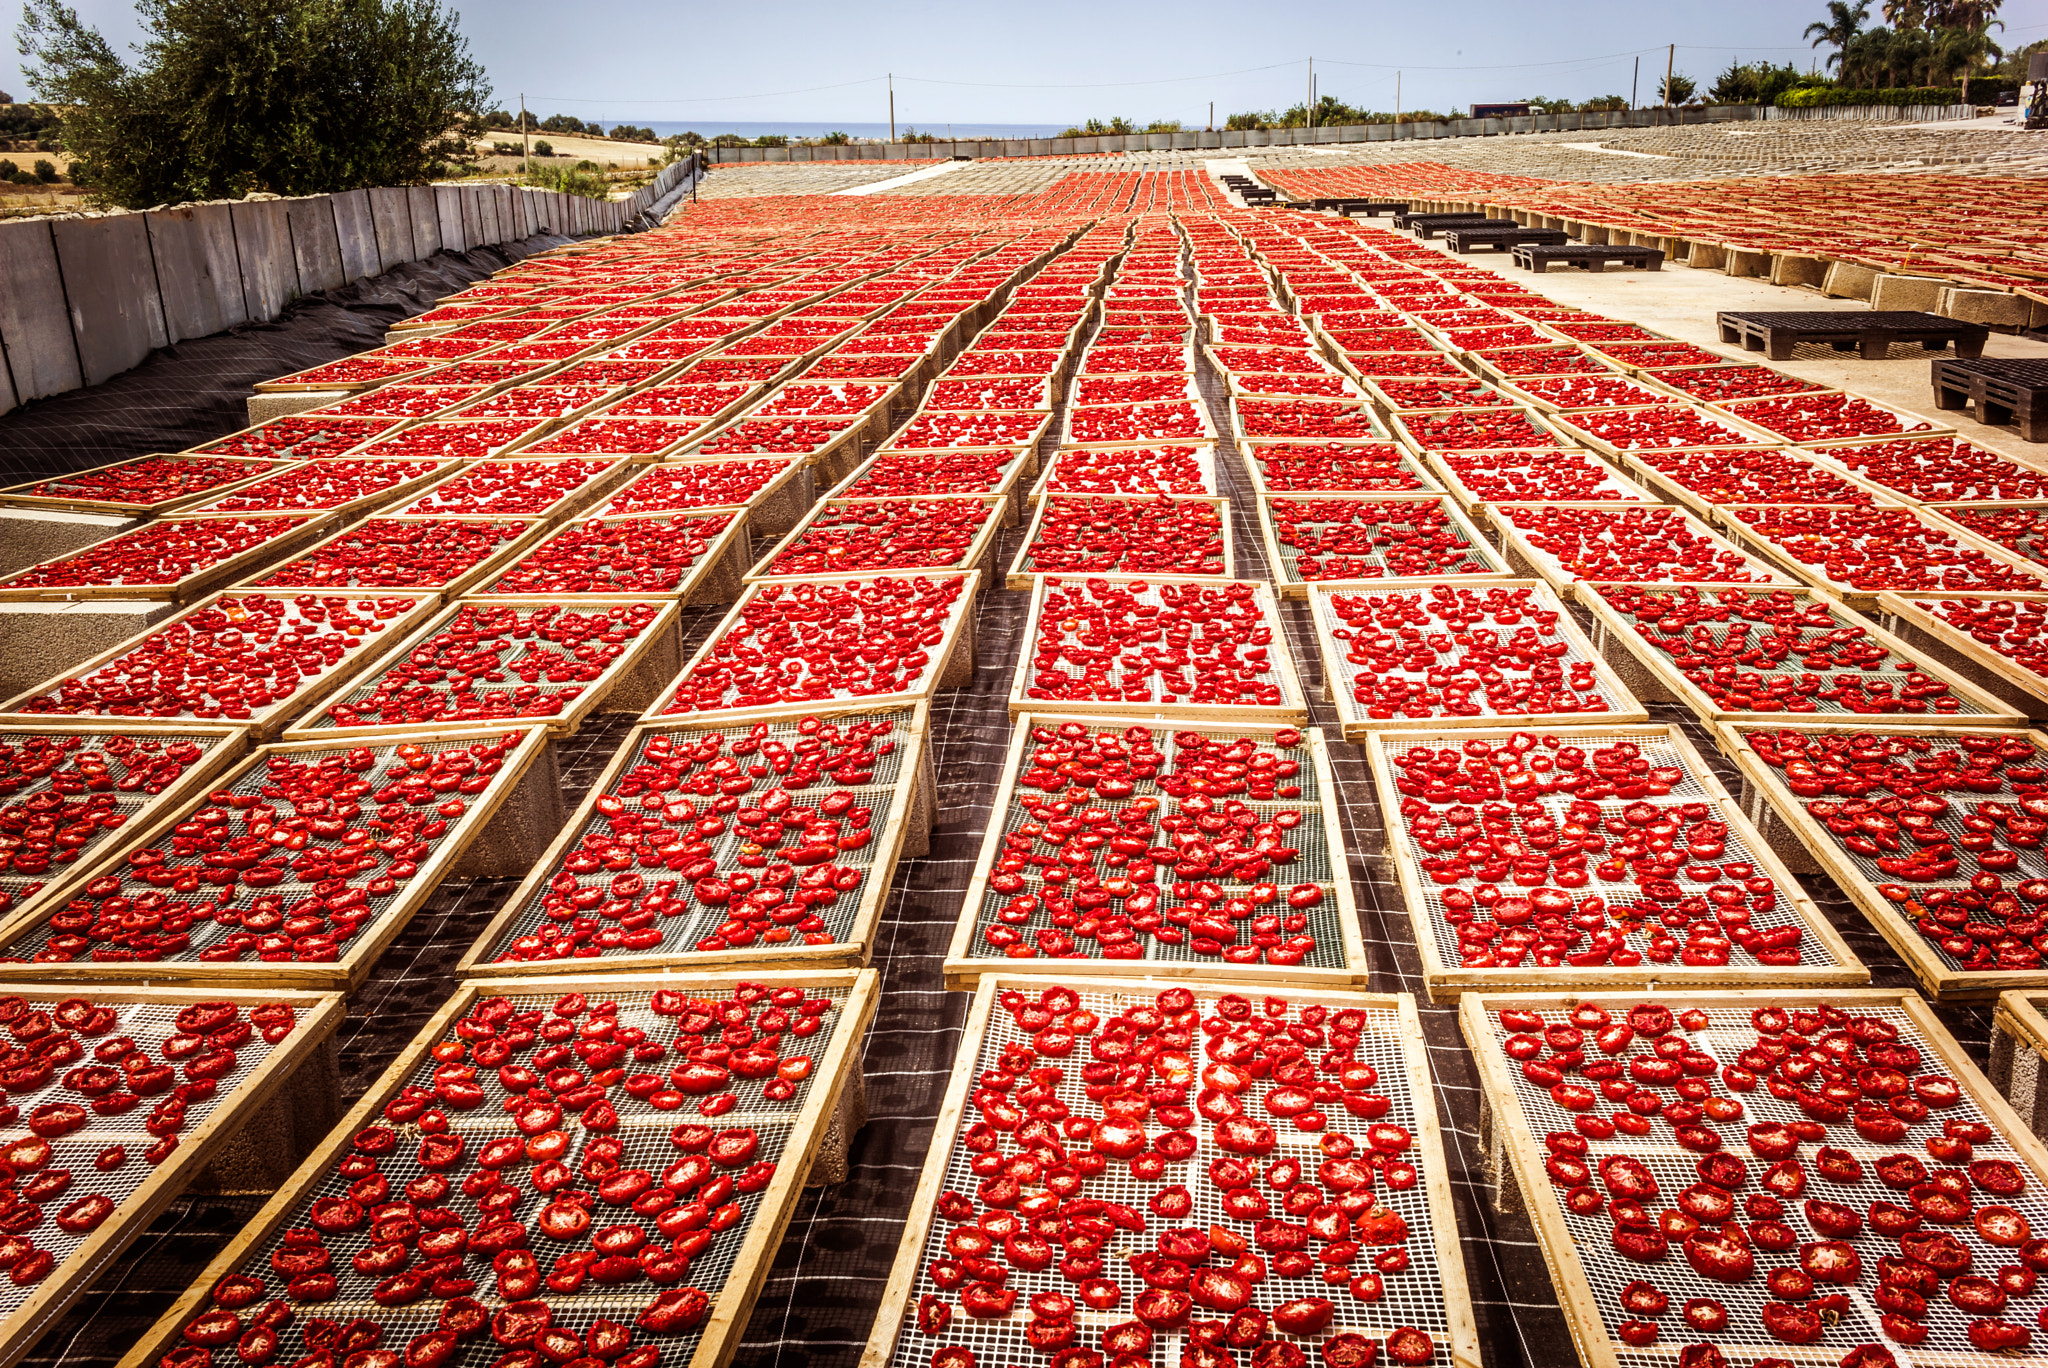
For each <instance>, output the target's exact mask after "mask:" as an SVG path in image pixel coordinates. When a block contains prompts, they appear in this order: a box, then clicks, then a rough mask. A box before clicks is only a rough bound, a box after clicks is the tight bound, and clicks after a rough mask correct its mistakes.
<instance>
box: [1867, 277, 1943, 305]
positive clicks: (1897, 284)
mask: <svg viewBox="0 0 2048 1368" xmlns="http://www.w3.org/2000/svg"><path fill="white" fill-rule="evenodd" d="M1941 289H1942V283H1941V282H1940V281H1939V280H1936V279H1935V278H1934V277H1932V276H1909V275H1882V276H1879V277H1878V278H1877V279H1876V280H1875V281H1873V282H1872V283H1871V288H1870V307H1871V308H1873V309H1890V310H1900V309H1907V310H1914V311H1917V312H1920V313H1933V312H1934V310H1935V309H1936V308H1937V307H1939V305H1940V304H1941Z"/></svg>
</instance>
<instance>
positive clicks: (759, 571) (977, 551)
mask: <svg viewBox="0 0 2048 1368" xmlns="http://www.w3.org/2000/svg"><path fill="white" fill-rule="evenodd" d="M922 501H923V502H925V503H943V504H960V505H963V506H964V505H966V504H968V503H976V504H979V505H980V506H981V510H982V517H981V526H980V528H979V529H978V530H977V531H976V532H975V534H974V540H973V541H971V542H969V543H968V545H967V549H966V550H965V551H963V552H961V553H960V555H959V556H958V557H957V558H956V559H955V560H954V561H953V562H952V563H951V564H949V565H898V566H886V567H867V566H863V567H857V568H851V569H845V570H837V571H834V572H833V573H832V578H834V579H842V580H849V579H875V578H877V577H879V576H883V575H905V574H930V573H934V572H937V571H942V570H952V571H964V570H980V569H983V568H984V567H985V566H986V565H987V563H988V561H989V559H990V556H991V554H992V553H993V552H994V551H995V545H996V539H997V538H998V537H999V536H1001V535H1002V531H1003V509H1004V507H1005V506H1006V505H1005V504H1004V503H1003V501H1002V500H1001V499H1000V498H999V497H998V496H996V495H993V494H930V495H926V496H924V497H923V500H922ZM903 502H905V501H904V500H901V499H833V498H825V499H821V500H819V501H818V503H817V504H816V505H814V506H813V507H812V508H811V510H810V512H808V513H806V514H805V515H804V517H803V520H802V521H801V522H799V523H798V524H797V525H796V526H795V527H793V528H791V529H790V530H789V531H788V532H787V533H785V534H784V535H783V537H782V538H781V540H779V541H777V542H776V543H775V544H774V545H773V546H771V547H769V548H768V549H767V550H766V551H764V552H763V553H762V554H761V556H760V558H759V559H758V560H756V561H755V562H754V566H753V568H752V569H751V570H749V571H747V572H746V574H745V576H744V577H743V580H742V582H743V583H746V584H757V583H760V582H762V581H764V580H787V579H815V578H817V574H818V572H816V571H804V572H802V573H799V574H788V575H782V574H776V573H775V571H774V565H775V562H776V561H777V560H778V559H780V558H781V557H782V556H783V555H784V554H786V553H787V552H789V551H791V550H793V549H794V548H795V547H796V545H797V544H798V543H799V542H801V541H802V540H803V539H804V538H805V537H806V536H807V535H809V533H810V531H811V529H812V527H813V526H815V525H816V524H817V523H818V522H819V521H820V520H822V519H823V518H825V517H826V516H828V515H829V514H831V513H833V512H835V511H837V510H839V509H841V508H845V507H847V506H849V505H854V504H876V503H880V504H901V503H903ZM984 583H986V581H984Z"/></svg>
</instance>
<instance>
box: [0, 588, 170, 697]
mask: <svg viewBox="0 0 2048 1368" xmlns="http://www.w3.org/2000/svg"><path fill="white" fill-rule="evenodd" d="M177 611H178V605H177V604H175V603H153V602H147V601H144V600H140V599H74V600H72V601H71V602H68V603H0V697H6V698H12V697H13V696H14V695H15V694H18V693H21V692H22V691H23V690H25V689H32V688H34V687H35V686H36V685H38V684H40V683H42V682H43V681H44V680H46V679H55V678H56V677H57V676H59V675H63V674H68V673H70V672H71V671H72V670H73V669H75V668H77V666H78V665H79V664H80V663H82V662H84V661H87V660H91V659H92V658H93V657H94V656H96V655H98V654H99V653H100V652H102V651H106V650H111V649H112V648H114V647H116V646H118V645H120V644H121V643H122V642H124V641H126V640H128V639H129V638H130V637H133V636H137V635H139V634H140V633H142V632H144V631H147V630H148V629H149V628H151V627H154V626H155V625H156V624H157V623H159V622H162V621H163V620H164V619H165V618H167V617H169V616H170V615H171V614H173V613H175V612H177Z"/></svg>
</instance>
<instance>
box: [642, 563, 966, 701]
mask: <svg viewBox="0 0 2048 1368" xmlns="http://www.w3.org/2000/svg"><path fill="white" fill-rule="evenodd" d="M922 577H924V578H931V579H963V580H965V581H966V583H964V584H963V585H962V586H961V588H960V596H959V597H958V598H956V599H954V600H953V609H952V613H951V616H949V617H948V618H947V620H946V639H945V640H944V641H941V642H940V643H939V645H938V649H937V650H935V651H932V652H928V653H927V654H929V655H930V656H931V660H930V663H928V664H927V665H926V666H925V672H924V678H922V679H921V680H919V681H918V687H917V688H915V689H905V690H902V691H900V692H898V693H893V694H879V695H877V696H875V697H873V698H820V699H817V700H815V701H814V702H812V703H809V704H805V703H777V704H774V705H772V706H766V707H758V708H719V709H715V710H712V711H709V712H706V711H702V710H699V711H697V712H688V713H675V714H669V713H664V712H663V711H662V709H663V708H664V707H666V706H667V705H668V702H669V700H670V699H672V698H673V697H675V692H676V688H677V686H678V685H680V684H681V683H682V682H683V680H685V679H687V678H689V676H690V672H691V671H692V670H694V669H696V668H697V664H698V662H699V661H701V660H703V659H704V658H705V657H706V656H707V655H709V654H710V652H711V648H712V647H713V646H715V645H716V644H717V643H718V642H719V640H720V639H721V638H723V637H724V636H725V634H726V633H727V632H728V631H729V630H731V628H732V626H733V624H734V623H736V622H738V621H739V617H740V614H741V613H743V612H744V611H746V607H747V605H748V604H749V603H751V602H752V601H753V599H754V596H755V595H757V594H759V593H760V592H761V591H762V590H763V589H765V588H767V587H768V586H770V585H781V586H785V587H794V586H796V585H801V584H845V583H847V580H848V577H846V576H843V575H815V576H810V577H807V578H796V579H779V580H756V581H754V582H753V583H752V584H749V585H747V586H746V587H745V588H743V589H742V590H741V591H740V595H739V598H738V600H737V601H735V602H734V604H733V605H732V607H731V608H730V609H728V610H727V611H726V615H725V616H724V617H723V618H721V619H720V620H719V623H718V625H717V626H716V627H714V628H712V629H711V633H710V635H708V636H706V637H705V638H704V644H703V645H702V646H699V647H698V648H697V653H696V654H695V655H693V656H691V657H690V658H689V659H688V660H687V661H685V662H683V668H682V670H681V671H680V672H678V673H677V675H676V677H675V678H674V679H672V680H670V681H669V684H668V687H667V688H664V689H663V690H662V691H661V696H660V697H658V698H656V699H655V700H654V702H652V703H650V704H648V705H647V711H646V712H644V713H642V714H640V720H641V721H642V722H646V723H650V724H652V723H677V724H693V723H694V724H705V725H711V726H719V727H731V726H732V725H733V724H734V723H736V722H740V721H745V722H748V723H753V722H757V721H763V720H766V719H769V718H775V717H783V716H786V715H788V714H789V713H790V712H791V711H792V710H795V711H797V712H799V713H803V712H815V711H817V710H818V709H821V708H838V709H852V710H855V711H859V712H877V711H880V710H882V709H885V708H889V707H896V706H900V705H907V704H912V703H922V702H924V701H926V700H928V699H929V698H930V697H931V696H932V695H933V694H935V693H937V692H938V691H940V690H942V689H957V688H960V687H962V686H963V685H965V684H966V683H967V682H968V680H970V679H972V678H973V677H974V619H975V607H976V605H977V604H978V603H979V601H980V596H981V579H982V574H981V571H979V570H964V571H963V570H942V571H937V572H923V574H922ZM899 578H900V577H899Z"/></svg>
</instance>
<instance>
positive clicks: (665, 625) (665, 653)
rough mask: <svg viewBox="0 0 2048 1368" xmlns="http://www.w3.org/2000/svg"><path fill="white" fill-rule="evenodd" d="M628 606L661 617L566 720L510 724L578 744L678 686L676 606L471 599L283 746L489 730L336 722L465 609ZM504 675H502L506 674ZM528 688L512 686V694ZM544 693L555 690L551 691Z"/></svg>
mask: <svg viewBox="0 0 2048 1368" xmlns="http://www.w3.org/2000/svg"><path fill="white" fill-rule="evenodd" d="M627 604H648V605H650V606H653V607H655V608H657V609H658V611H657V612H656V614H655V616H654V619H653V621H651V622H649V623H648V624H647V626H646V628H645V629H644V630H642V631H641V632H640V633H639V634H638V635H637V636H635V637H634V638H633V639H632V640H631V641H629V642H626V643H625V644H624V646H625V648H624V649H623V650H622V651H621V652H620V653H619V655H618V656H617V657H616V658H615V659H614V660H613V661H612V662H611V663H610V664H609V665H607V666H605V667H604V672H603V673H602V674H600V675H599V676H598V677H597V678H596V679H594V680H591V681H590V682H589V683H587V684H583V685H582V692H581V693H579V694H578V695H577V696H576V697H575V698H574V699H573V700H571V701H570V702H569V703H568V704H566V705H565V706H564V707H563V709H562V711H561V712H558V713H555V714H553V715H551V716H545V717H508V718H504V719H502V721H503V723H504V725H506V726H510V727H529V726H534V725H539V726H543V727H545V728H547V730H548V731H549V732H550V733H551V734H553V735H554V736H555V737H557V738H560V737H565V736H573V735H575V733H576V732H577V731H579V730H580V729H581V728H582V726H583V723H584V722H585V721H586V720H588V719H589V717H590V716H591V715H592V714H593V713H597V712H608V713H613V712H627V713H634V714H638V713H639V712H640V711H641V710H642V709H644V708H645V707H646V706H647V703H648V701H649V700H650V699H652V698H653V697H654V695H655V694H657V693H659V692H660V691H661V689H662V687H663V686H664V685H665V684H667V683H668V681H669V680H671V679H673V678H675V673H676V668H677V666H678V665H679V664H680V663H681V661H682V648H681V633H680V631H679V630H678V629H677V623H676V618H677V614H678V612H679V611H680V610H679V608H678V606H677V604H676V602H675V601H674V600H673V599H644V598H633V597H631V596H627V595H621V596H619V597H617V598H609V599H598V598H584V597H581V596H578V595H565V596H563V597H560V598H546V597H531V598H522V597H513V596H510V595H508V596H506V597H503V598H466V599H461V600H458V601H456V602H454V603H451V604H449V605H447V606H446V607H445V608H443V609H442V610H441V611H440V612H439V613H438V614H436V615H435V617H434V618H433V620H432V621H431V622H427V623H425V624H424V625H422V626H421V627H420V629H419V630H418V631H416V632H414V633H413V634H412V635H411V636H410V637H407V638H406V639H405V641H404V643H403V644H402V645H400V646H399V647H398V648H397V649H396V650H393V651H391V652H389V658H388V659H387V660H385V661H383V662H382V663H381V664H380V665H379V667H378V668H377V669H376V670H373V671H367V672H360V673H359V674H358V677H357V678H356V679H355V680H354V681H353V682H352V684H351V686H350V687H349V688H347V689H341V690H336V691H335V695H336V696H333V697H329V698H327V699H325V700H324V701H323V702H322V703H321V705H320V706H319V707H318V708H317V709H315V710H313V711H311V712H308V713H306V714H305V715H304V716H302V717H300V718H299V720H298V721H296V722H294V723H292V725H291V726H290V727H288V728H286V729H285V731H284V734H283V739H284V740H286V741H288V742H294V743H297V742H304V741H322V740H327V739H329V738H332V737H355V738H357V739H359V740H360V739H364V738H372V737H384V736H402V737H405V738H407V739H409V740H415V741H417V740H423V739H427V738H431V737H434V736H436V735H438V734H439V733H440V731H441V730H442V729H443V728H444V727H448V726H465V727H473V726H480V725H484V724H483V723H481V722H474V721H464V720H455V721H451V720H450V719H447V718H441V719H437V720H435V721H431V722H370V723H364V724H361V725H358V726H348V725H345V724H343V723H340V722H337V721H335V719H334V715H333V711H332V710H333V708H334V707H335V705H337V704H344V703H349V702H352V701H354V700H356V699H358V698H361V697H366V696H368V694H369V693H370V692H371V690H372V689H373V688H374V687H375V685H376V684H377V682H378V680H380V679H382V678H383V677H384V676H385V674H386V673H388V672H389V671H390V670H391V669H392V668H394V667H396V666H397V665H398V664H399V663H401V662H403V661H405V660H407V659H408V658H410V657H411V655H412V653H413V651H415V650H416V649H418V648H419V647H421V646H423V645H425V644H426V643H427V642H429V641H432V640H433V639H434V638H435V637H437V636H439V635H440V634H441V633H442V632H444V631H446V630H448V628H449V627H450V626H451V625H453V623H454V621H455V618H456V616H457V615H458V614H459V613H461V612H462V611H463V610H464V609H465V608H512V609H517V610H519V611H521V612H524V613H532V612H533V611H534V610H536V609H540V608H562V609H565V610H566V611H568V612H572V613H586V614H588V613H602V612H604V611H605V610H606V609H608V608H612V607H617V606H620V605H627ZM499 673H502V671H500V672H499ZM518 682H523V681H516V680H507V681H506V688H507V689H508V690H509V689H510V688H512V687H514V686H515V684H516V683H518ZM541 687H542V688H544V689H545V688H547V687H549V686H548V685H547V684H546V683H543V684H542V685H541Z"/></svg>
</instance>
